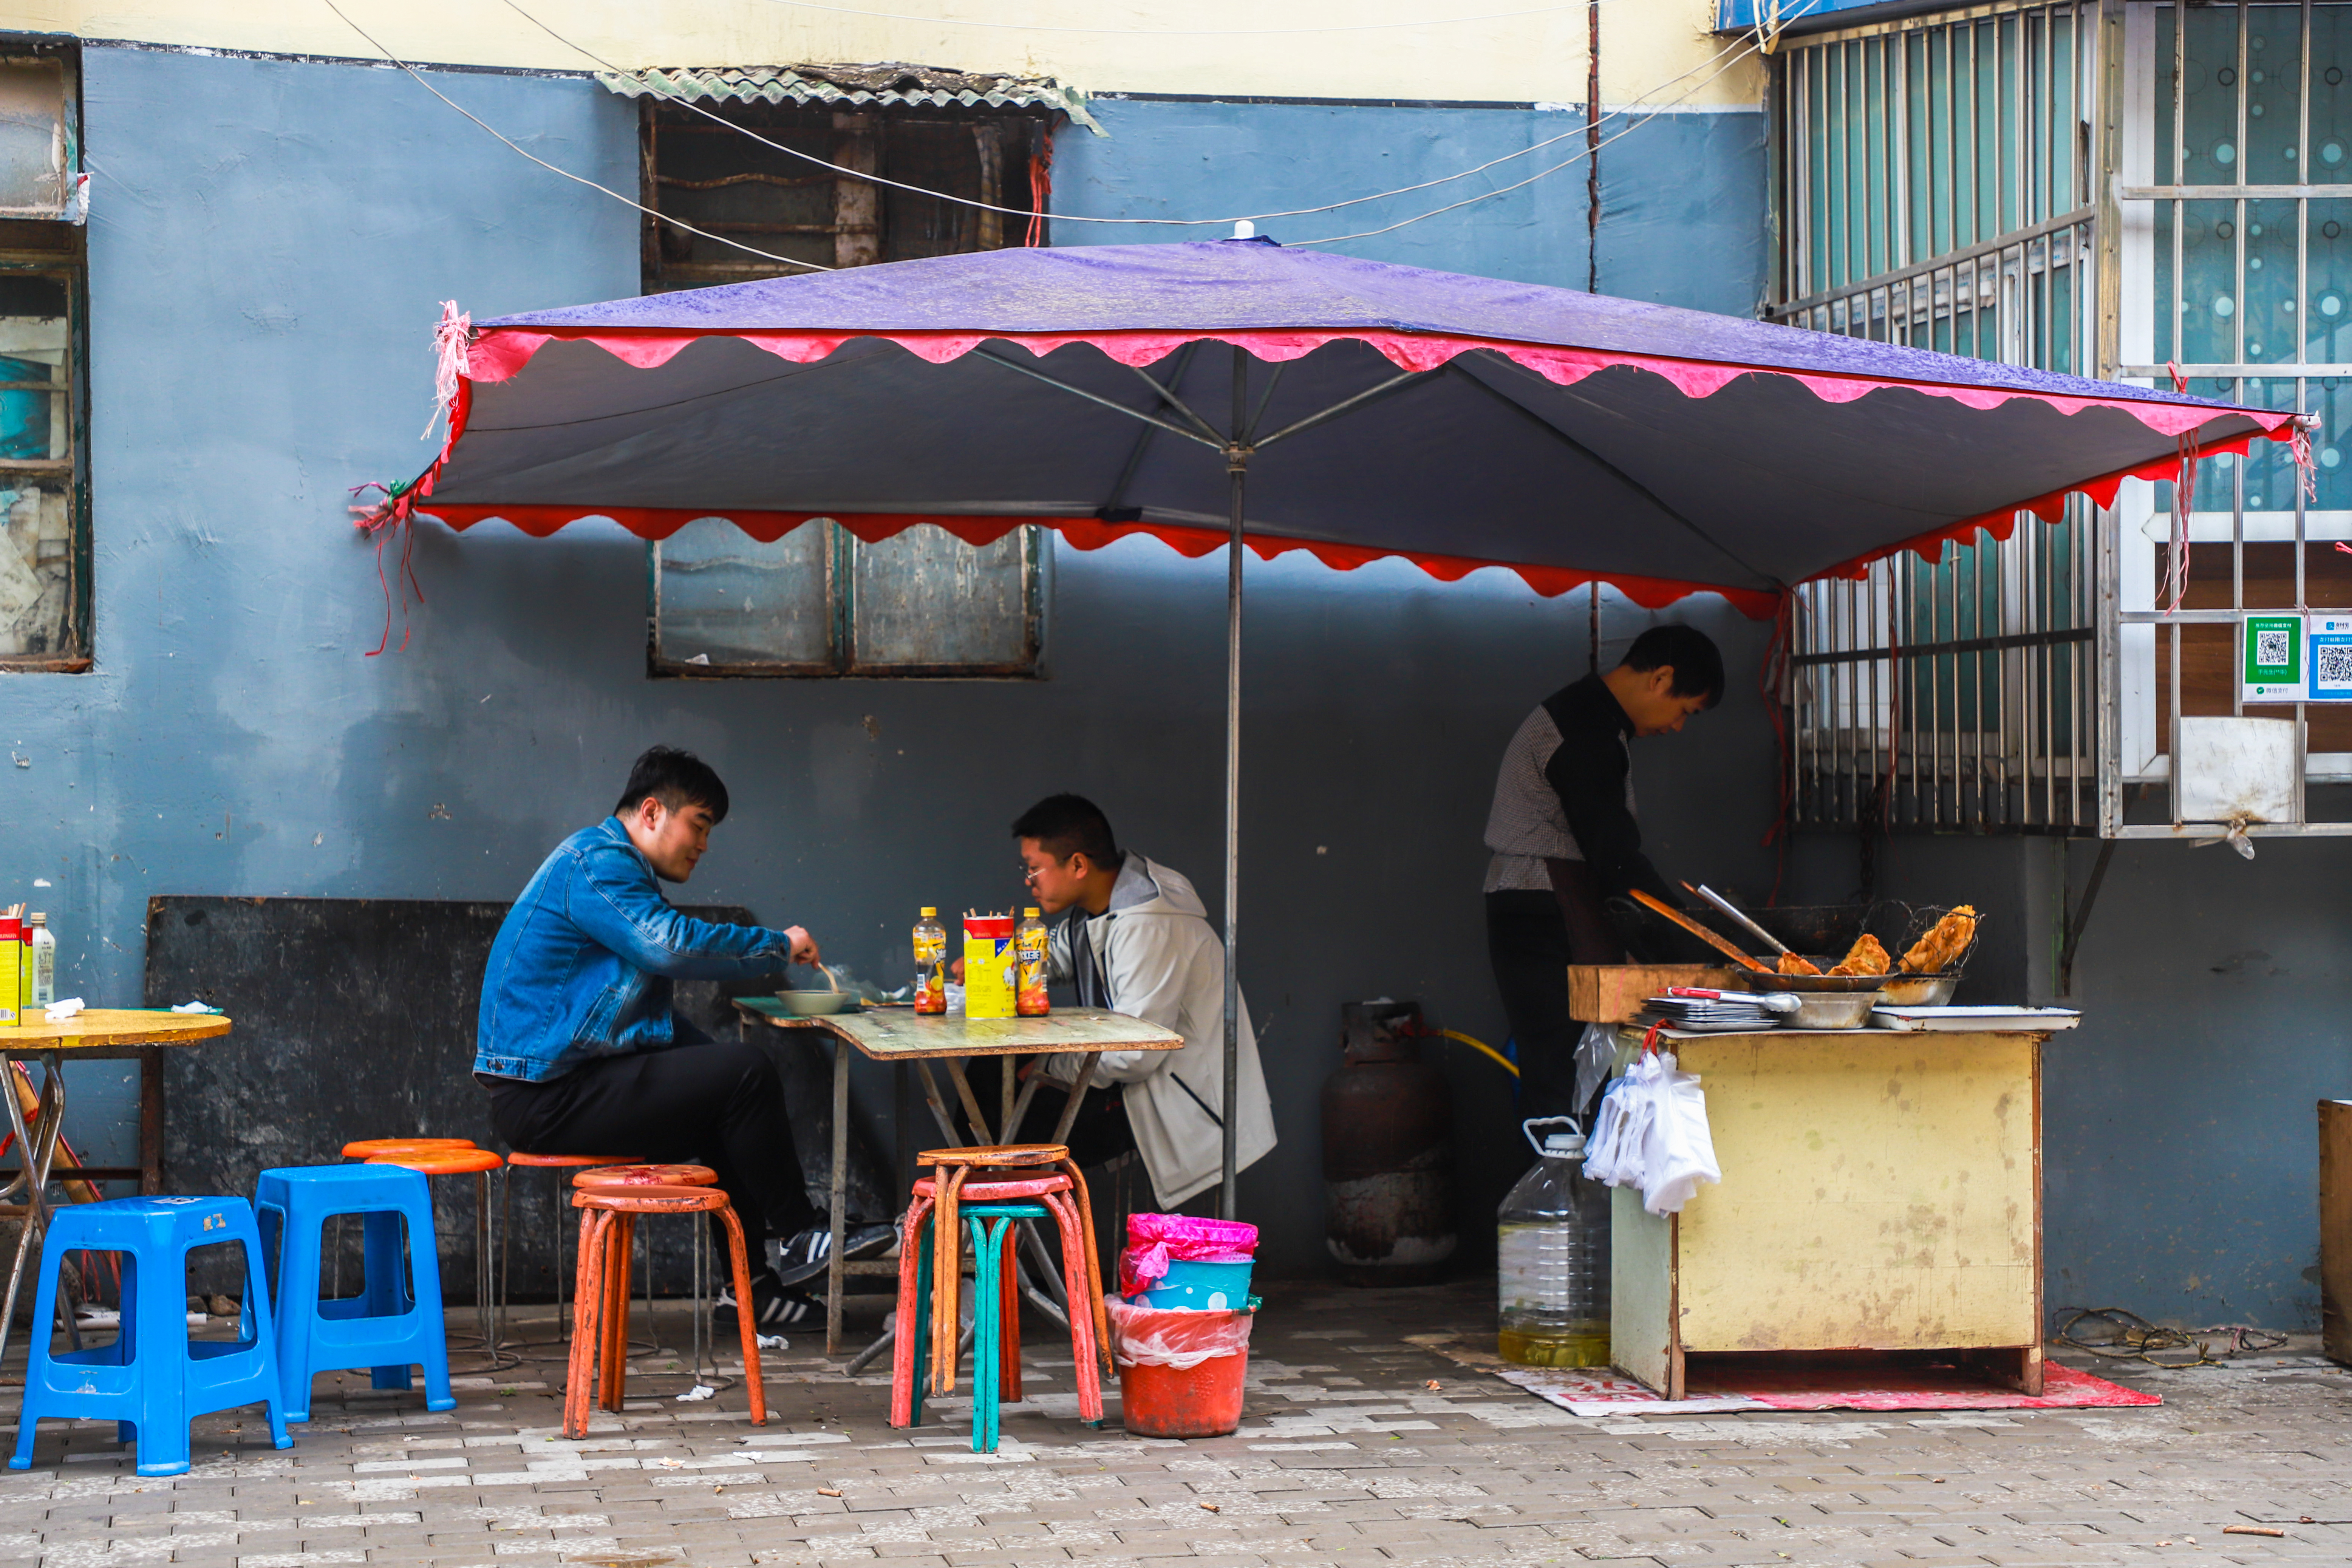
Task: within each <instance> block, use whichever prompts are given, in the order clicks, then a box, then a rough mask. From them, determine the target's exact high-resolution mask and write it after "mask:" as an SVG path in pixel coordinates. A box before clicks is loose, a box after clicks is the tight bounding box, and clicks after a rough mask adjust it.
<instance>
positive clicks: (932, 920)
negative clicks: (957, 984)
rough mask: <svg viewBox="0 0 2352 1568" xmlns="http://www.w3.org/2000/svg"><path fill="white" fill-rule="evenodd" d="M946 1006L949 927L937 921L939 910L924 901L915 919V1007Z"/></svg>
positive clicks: (931, 1009) (919, 1009) (921, 1010)
mask: <svg viewBox="0 0 2352 1568" xmlns="http://www.w3.org/2000/svg"><path fill="white" fill-rule="evenodd" d="M947 1010H948V928H947V927H945V926H943V925H941V924H940V911H939V910H937V909H936V908H934V907H933V906H931V905H929V904H925V905H924V906H923V918H922V919H921V920H919V921H916V922H915V1011H916V1012H918V1013H945V1012H946V1011H947Z"/></svg>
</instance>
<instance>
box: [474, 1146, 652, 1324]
mask: <svg viewBox="0 0 2352 1568" xmlns="http://www.w3.org/2000/svg"><path fill="white" fill-rule="evenodd" d="M642 1158H643V1156H641V1155H636V1154H531V1153H527V1152H524V1151H522V1150H520V1149H517V1150H515V1151H513V1152H511V1153H509V1154H508V1155H507V1179H506V1183H505V1184H504V1187H503V1189H502V1190H501V1192H500V1193H499V1219H500V1220H501V1221H502V1222H504V1223H505V1225H506V1246H507V1247H509V1249H511V1248H512V1247H513V1246H514V1223H513V1221H514V1173H515V1172H517V1171H518V1170H522V1171H578V1170H584V1169H587V1168H589V1167H592V1166H597V1165H634V1164H636V1163H639V1161H640V1160H641V1159H642ZM563 1187H564V1184H563V1180H562V1177H560V1176H559V1177H557V1178H556V1183H555V1194H554V1199H555V1202H554V1209H555V1212H554V1215H553V1216H552V1217H553V1219H554V1222H555V1244H554V1245H555V1341H556V1342H557V1343H558V1344H562V1343H564V1342H568V1341H569V1340H570V1338H571V1337H572V1331H571V1330H570V1329H568V1328H567V1327H565V1325H564V1320H565V1318H566V1317H567V1316H568V1315H569V1311H570V1305H571V1298H570V1297H569V1296H568V1295H567V1294H566V1293H565V1288H566V1286H567V1285H568V1283H569V1281H567V1280H566V1279H564V1277H563V1228H564V1227H563ZM499 1279H500V1281H501V1283H503V1284H506V1285H508V1286H509V1287H511V1286H512V1284H513V1282H514V1267H513V1261H512V1258H511V1257H510V1256H509V1255H506V1254H502V1255H501V1256H500V1257H499ZM506 1306H507V1300H506V1297H505V1296H504V1295H503V1294H501V1295H500V1296H499V1313H500V1315H501V1316H503V1315H504V1313H505V1311H506ZM529 1343H531V1344H540V1343H543V1341H539V1340H532V1341H530V1342H529Z"/></svg>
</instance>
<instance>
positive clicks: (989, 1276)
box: [968, 1215, 1013, 1454]
mask: <svg viewBox="0 0 2352 1568" xmlns="http://www.w3.org/2000/svg"><path fill="white" fill-rule="evenodd" d="M968 1223H969V1224H970V1225H971V1265H972V1268H971V1297H972V1303H971V1304H972V1324H971V1329H972V1335H971V1451H972V1452H973V1453H975V1454H993V1453H994V1452H996V1444H997V1436H998V1430H999V1419H998V1409H997V1405H998V1397H997V1391H998V1388H999V1384H1000V1376H1001V1371H1002V1369H1001V1368H999V1366H998V1365H997V1362H998V1360H999V1359H1000V1357H1001V1355H1002V1352H1003V1345H1002V1344H1001V1343H1000V1342H999V1341H1000V1337H1001V1336H1000V1326H999V1323H998V1316H999V1311H998V1309H999V1307H1000V1305H1001V1302H1000V1298H1001V1297H1002V1296H1003V1285H1002V1283H1001V1281H1000V1280H999V1279H998V1277H997V1271H998V1269H999V1268H1001V1267H1002V1266H1003V1258H1002V1257H1001V1256H1000V1253H1001V1251H1002V1248H1003V1243H1004V1227H1005V1226H1008V1225H1011V1224H1012V1223H1013V1222H1012V1221H1011V1220H1010V1219H1003V1218H993V1217H991V1216H983V1215H971V1217H970V1220H969V1222H968Z"/></svg>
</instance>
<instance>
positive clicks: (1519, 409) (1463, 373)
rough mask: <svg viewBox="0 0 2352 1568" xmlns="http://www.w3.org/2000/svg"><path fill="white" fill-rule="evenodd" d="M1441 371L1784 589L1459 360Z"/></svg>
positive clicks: (1730, 558)
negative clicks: (1517, 417) (1559, 444)
mask: <svg viewBox="0 0 2352 1568" xmlns="http://www.w3.org/2000/svg"><path fill="white" fill-rule="evenodd" d="M1444 368H1445V370H1447V371H1450V372H1452V373H1454V374H1456V375H1459V376H1460V377H1461V378H1462V379H1463V380H1465V381H1466V382H1468V383H1469V384H1471V385H1473V386H1475V387H1476V388H1477V389H1478V390H1479V391H1481V392H1483V393H1485V394H1486V395H1487V396H1489V397H1491V398H1493V399H1494V400H1495V401H1496V402H1497V403H1499V404H1501V405H1503V406H1504V407H1506V408H1507V409H1509V410H1511V412H1513V413H1514V414H1517V416H1519V417H1521V418H1522V419H1525V420H1526V421H1528V423H1529V424H1530V425H1533V426H1535V427H1536V428H1537V429H1538V430H1540V431H1542V432H1543V433H1544V434H1545V435H1547V436H1549V437H1551V438H1552V439H1553V440H1555V441H1559V442H1560V443H1562V444H1563V445H1565V446H1567V447H1569V448H1570V449H1571V450H1572V451H1574V452H1576V453H1577V455H1578V456H1580V457H1581V458H1585V459H1586V460H1587V461H1589V462H1591V463H1593V464H1595V465H1597V466H1598V467H1599V468H1601V470H1602V471H1603V472H1604V473H1606V474H1608V475H1609V476H1610V477H1611V478H1612V479H1615V480H1616V481H1617V482H1618V483H1619V484H1622V485H1623V486H1624V487H1625V488H1626V489H1630V490H1632V491H1633V493H1634V494H1635V495H1638V496H1640V497H1641V498H1642V499H1643V500H1646V501H1648V502H1649V503H1650V504H1651V505H1652V506H1654V507H1656V508H1657V509H1658V510H1659V511H1661V512H1663V513H1664V515H1666V516H1667V517H1669V518H1671V519H1673V520H1674V521H1676V522H1678V523H1680V524H1682V525H1683V527H1685V528H1686V529H1688V530H1689V531H1691V533H1692V534H1693V535H1695V536H1696V538H1697V539H1699V540H1700V541H1701V542H1703V543H1705V544H1706V545H1707V546H1708V547H1709V548H1710V549H1713V550H1715V551H1717V552H1718V553H1720V554H1721V555H1722V556H1723V558H1724V559H1725V560H1727V561H1729V562H1731V563H1733V564H1734V565H1737V566H1740V567H1743V568H1745V569H1746V570H1748V571H1749V572H1753V573H1755V574H1756V575H1757V576H1758V577H1759V578H1761V579H1762V580H1763V581H1764V582H1767V583H1769V584H1771V585H1772V586H1774V587H1776V588H1778V587H1782V586H1784V585H1785V584H1782V583H1781V581H1780V579H1779V578H1778V577H1775V576H1774V575H1772V574H1771V573H1769V572H1767V571H1765V570H1764V569H1763V568H1762V567H1760V566H1758V565H1757V564H1756V563H1753V562H1751V561H1748V560H1745V559H1743V558H1742V557H1741V556H1740V555H1739V554H1738V552H1735V551H1733V550H1732V549H1731V548H1730V547H1728V546H1727V545H1726V544H1725V543H1724V542H1722V541H1720V540H1718V539H1717V538H1715V537H1714V536H1713V535H1711V534H1709V533H1708V532H1707V531H1706V530H1705V529H1704V528H1701V527H1700V526H1699V525H1698V524H1697V523H1696V522H1693V521H1691V520H1690V519H1689V518H1687V517H1685V516H1684V515H1683V514H1682V513H1681V512H1679V511H1677V510H1675V509H1674V508H1673V507H1672V506H1669V505H1668V504H1667V503H1666V501H1665V500H1664V497H1662V496H1660V495H1659V494H1658V492H1657V491H1655V490H1654V489H1651V488H1650V487H1649V486H1647V485H1645V484H1643V482H1642V481H1641V480H1639V479H1635V478H1634V477H1633V475H1631V474H1629V473H1627V472H1626V471H1625V470H1624V469H1622V468H1619V467H1618V466H1617V465H1616V464H1614V463H1612V462H1611V461H1610V460H1609V459H1608V458H1604V457H1602V456H1601V454H1600V453H1598V452H1596V451H1594V450H1593V449H1592V448H1591V447H1588V446H1586V445H1585V444H1584V443H1583V442H1581V441H1580V440H1578V439H1577V438H1576V437H1573V436H1571V435H1570V434H1569V433H1568V432H1567V431H1565V430H1563V429H1561V428H1560V427H1559V426H1557V425H1555V424H1553V423H1552V422H1551V421H1550V420H1549V419H1547V418H1545V417H1544V416H1542V415H1540V414H1538V413H1537V412H1536V411H1535V410H1534V409H1532V408H1529V407H1528V405H1526V404H1524V403H1521V402H1520V401H1519V400H1518V399H1517V398H1516V397H1513V396H1512V395H1510V394H1509V393H1507V392H1505V391H1504V390H1503V389H1502V388H1500V387H1498V386H1491V385H1489V384H1487V383H1486V381H1485V380H1484V379H1483V378H1481V377H1479V376H1475V375H1473V374H1470V372H1469V370H1468V369H1467V368H1466V367H1465V366H1464V364H1463V363H1462V362H1461V361H1460V360H1458V359H1455V360H1448V361H1447V362H1446V363H1445V366H1444Z"/></svg>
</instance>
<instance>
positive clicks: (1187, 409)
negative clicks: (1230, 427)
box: [1127, 343, 1225, 447]
mask: <svg viewBox="0 0 2352 1568" xmlns="http://www.w3.org/2000/svg"><path fill="white" fill-rule="evenodd" d="M1184 346H1185V347H1187V348H1190V347H1192V344H1191V343H1187V344H1185V345H1184ZM1127 368H1128V369H1129V370H1131V371H1133V372H1134V373H1135V374H1136V379H1138V380H1139V381H1140V382H1142V383H1143V384H1144V385H1146V386H1148V387H1150V388H1151V390H1152V391H1154V392H1156V393H1158V394H1159V395H1160V402H1162V403H1164V404H1166V405H1168V406H1169V407H1171V408H1173V409H1174V410H1175V411H1176V412H1177V413H1179V414H1181V415H1182V416H1184V417H1185V418H1187V419H1190V420H1191V421H1192V427H1193V428H1194V429H1196V430H1198V431H1200V432H1201V434H1202V435H1203V436H1206V437H1209V439H1210V440H1212V441H1213V442H1214V443H1216V444H1217V445H1218V446H1220V447H1222V446H1223V445H1224V444H1225V438H1224V437H1223V435H1222V434H1221V433H1220V432H1219V431H1218V429H1217V427H1216V426H1213V425H1212V424H1210V423H1209V422H1208V421H1207V420H1205V419H1203V418H1202V417H1201V416H1199V415H1197V414H1195V413H1193V412H1192V408H1191V406H1190V405H1187V404H1186V403H1185V401H1184V400H1183V399H1182V398H1181V397H1179V396H1177V395H1176V394H1175V392H1174V391H1173V390H1172V389H1171V388H1169V387H1165V386H1162V385H1160V382H1159V380H1158V378H1156V377H1154V376H1153V375H1152V374H1151V373H1150V372H1149V371H1147V370H1145V369H1144V368H1143V367H1142V366H1141V365H1139V364H1131V365H1129V366H1128V367H1127ZM1176 379H1177V380H1178V381H1181V380H1183V379H1184V372H1183V369H1182V367H1181V366H1179V367H1178V369H1177V372H1176Z"/></svg>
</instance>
